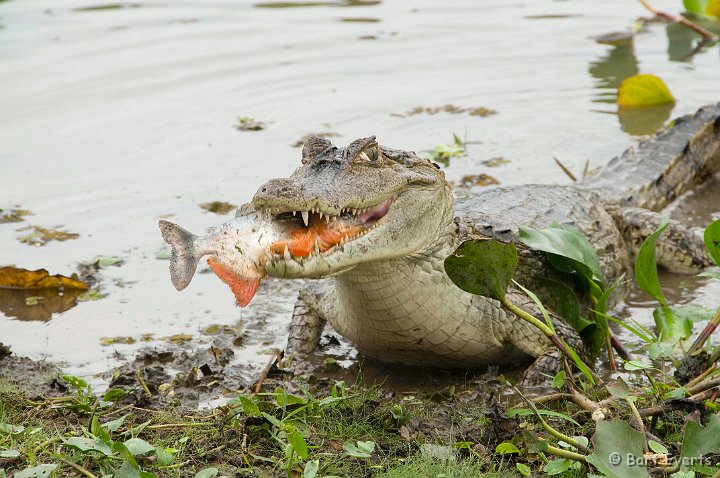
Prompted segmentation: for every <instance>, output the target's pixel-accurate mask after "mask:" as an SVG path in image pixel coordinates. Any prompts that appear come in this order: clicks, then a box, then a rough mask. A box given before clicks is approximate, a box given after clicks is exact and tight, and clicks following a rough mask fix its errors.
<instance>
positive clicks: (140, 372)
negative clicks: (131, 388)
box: [135, 369, 152, 397]
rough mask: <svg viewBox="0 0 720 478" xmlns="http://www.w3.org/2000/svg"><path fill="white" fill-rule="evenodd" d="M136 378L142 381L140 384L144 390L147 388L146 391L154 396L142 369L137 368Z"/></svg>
mask: <svg viewBox="0 0 720 478" xmlns="http://www.w3.org/2000/svg"><path fill="white" fill-rule="evenodd" d="M135 378H136V379H137V381H138V382H140V386H141V387H142V388H143V390H145V393H147V394H148V395H150V396H151V397H152V393H151V392H150V389H149V388H148V386H147V383H145V379H144V378H143V377H142V369H137V370H135Z"/></svg>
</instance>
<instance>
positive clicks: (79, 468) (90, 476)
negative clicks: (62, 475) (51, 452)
mask: <svg viewBox="0 0 720 478" xmlns="http://www.w3.org/2000/svg"><path fill="white" fill-rule="evenodd" d="M58 459H59V460H60V461H62V462H63V463H65V464H66V465H68V466H72V467H73V468H75V469H76V470H77V471H79V472H80V473H82V474H83V475H85V476H87V477H88V478H98V477H97V475H94V474H93V473H92V472H90V471H89V470H87V469H86V468H83V467H82V466H80V465H78V464H77V463H73V462H72V461H70V460H66V459H65V458H63V457H61V456H59V457H58Z"/></svg>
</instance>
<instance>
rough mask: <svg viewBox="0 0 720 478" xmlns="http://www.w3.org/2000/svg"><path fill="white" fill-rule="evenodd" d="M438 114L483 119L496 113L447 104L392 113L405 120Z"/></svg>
mask: <svg viewBox="0 0 720 478" xmlns="http://www.w3.org/2000/svg"><path fill="white" fill-rule="evenodd" d="M438 113H449V114H453V115H459V114H463V113H467V114H469V115H470V116H481V117H483V118H484V117H486V116H492V115H496V114H497V111H495V110H491V109H490V108H485V107H483V106H477V107H468V108H465V107H462V106H457V105H452V104H447V105H443V106H433V107H427V106H416V107H415V108H413V109H411V110H410V111H406V112H405V113H403V114H400V113H393V116H399V117H401V118H407V117H408V116H415V115H419V114H428V115H435V114H438Z"/></svg>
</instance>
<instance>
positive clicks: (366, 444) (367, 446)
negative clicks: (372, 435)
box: [357, 440, 375, 453]
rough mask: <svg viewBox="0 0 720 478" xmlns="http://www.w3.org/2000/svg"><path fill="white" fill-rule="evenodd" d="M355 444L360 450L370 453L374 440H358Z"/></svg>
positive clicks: (373, 446)
mask: <svg viewBox="0 0 720 478" xmlns="http://www.w3.org/2000/svg"><path fill="white" fill-rule="evenodd" d="M357 446H358V449H359V450H360V451H364V452H365V453H372V452H373V451H375V442H374V441H360V440H358V442H357Z"/></svg>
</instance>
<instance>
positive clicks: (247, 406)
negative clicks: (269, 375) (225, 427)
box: [237, 395, 261, 417]
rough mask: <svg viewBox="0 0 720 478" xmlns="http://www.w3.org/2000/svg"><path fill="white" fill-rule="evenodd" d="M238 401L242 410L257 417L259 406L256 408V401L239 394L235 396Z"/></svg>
mask: <svg viewBox="0 0 720 478" xmlns="http://www.w3.org/2000/svg"><path fill="white" fill-rule="evenodd" d="M237 398H238V400H239V401H240V405H242V408H243V411H244V412H245V413H246V414H247V415H248V416H251V417H259V416H261V415H260V408H258V406H257V403H255V402H254V401H253V399H252V398H250V397H247V396H245V395H240V396H238V397H237Z"/></svg>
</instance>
